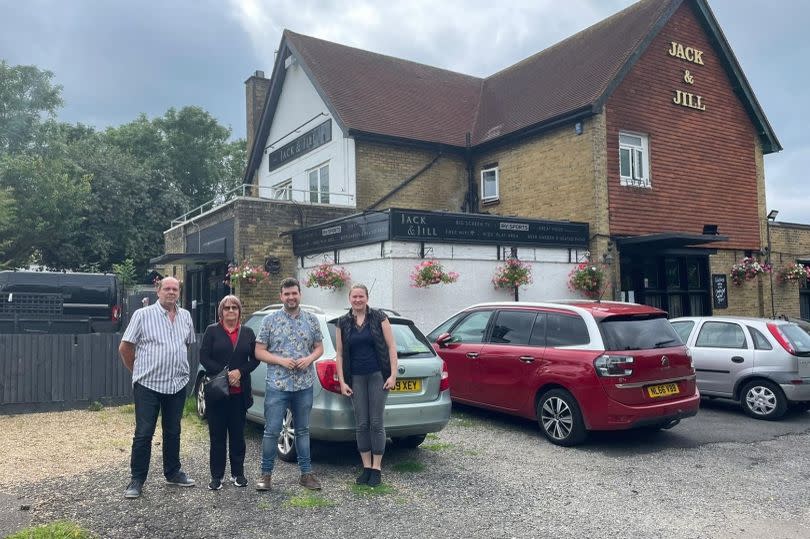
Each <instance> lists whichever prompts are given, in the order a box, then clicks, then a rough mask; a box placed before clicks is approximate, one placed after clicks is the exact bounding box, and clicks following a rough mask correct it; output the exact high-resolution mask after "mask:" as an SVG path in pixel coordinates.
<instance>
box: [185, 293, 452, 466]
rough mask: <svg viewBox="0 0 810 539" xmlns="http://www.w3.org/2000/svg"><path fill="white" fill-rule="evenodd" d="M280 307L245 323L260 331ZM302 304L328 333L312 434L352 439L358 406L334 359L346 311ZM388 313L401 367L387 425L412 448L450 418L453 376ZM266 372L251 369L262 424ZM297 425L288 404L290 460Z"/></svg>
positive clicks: (285, 451) (283, 442) (282, 448)
mask: <svg viewBox="0 0 810 539" xmlns="http://www.w3.org/2000/svg"><path fill="white" fill-rule="evenodd" d="M281 308H282V305H281V304H275V305H268V306H267V307H265V308H264V309H262V310H260V311H257V312H255V313H253V314H252V315H251V316H250V318H248V319H247V320H246V321H245V322H244V323H245V325H246V326H248V327H250V328H251V329H252V330H253V331H254V332H255V333H256V335H258V334H259V330H260V328H261V324H262V320H263V319H264V317H265V316H267V315H268V314H270V313H272V312H275V311H277V310H278V309H281ZM301 308H302V309H304V310H307V311H309V312H311V313H312V314H314V315H315V317H316V318H317V319H318V321H319V322H320V324H321V332H322V333H323V336H324V341H323V347H324V353H323V356H321V358H320V359H319V360H317V361H316V362H315V371H316V375H317V376H316V381H315V386H314V394H313V404H312V414H311V416H310V425H309V433H310V437H311V439H313V440H324V441H334V442H339V441H351V440H354V439H355V434H354V411H353V410H352V403H351V400H350V399H349V398H348V397H344V396H343V395H341V394H340V384H339V382H338V378H337V368H336V367H337V364H336V363H335V345H334V342H335V330H336V325H335V324H336V322H337V318H338V317H339V316H341V315H342V314H344V312H345V311H344V312H333V313H326V312H324V311H322V310H321V309H319V308H318V307H313V306H310V305H301ZM386 314H388V320H389V321H390V322H391V327H392V329H393V331H394V338H395V340H396V343H397V353H398V356H399V369H398V372H397V386H396V387H395V388H394V389H393V390H391V391H390V392H389V394H388V399H387V401H386V405H385V416H384V421H385V430H386V433H387V434H388V436H389V437H390V438H391V441H392V442H393V444H394V445H395V446H398V447H408V448H414V447H417V446H418V445H419V444H421V443H422V442H423V441H424V440H425V435H426V434H427V433H429V432H438V431H440V430H442V429H443V428H444V427H445V426H446V425H447V422H448V421H449V420H450V406H451V404H450V391H449V387H450V385H449V382H450V381H449V379H448V377H447V367H446V366H445V364H444V361H443V360H442V359H441V358H439V357H438V356H437V355H436V352H435V351H434V350H433V347H432V346H431V345H430V343H428V341H427V339H426V338H425V336H424V335H423V334H422V333H421V332H420V331H419V329H417V327H416V326H415V325H414V324H413V322H412V321H410V320H408V319H406V318H402V317H399V316H396V315H395V313H393V311H388V312H387V313H386ZM266 373H267V365H266V364H265V363H261V364H259V366H258V367H257V368H256V370H254V371H253V373H252V375H251V384H252V386H253V406H251V407H250V408H249V409H248V411H247V419H249V420H251V421H254V422H256V423H260V424H262V425H263V424H264V390H265V376H266ZM204 374H205V373H204V371H202V370H198V373H197V380H196V385H195V388H196V397H197V414H198V415H199V416H200V417H201V418H204V417H205V393H204V389H203V387H204V386H203V383H202V380H203V377H204ZM294 429H295V426H294V425H293V421H292V413H291V412H290V411H289V410H287V414H286V415H285V417H284V423H283V425H282V428H281V434H280V435H279V439H278V455H279V457H280V458H281V459H283V460H286V461H294V460H295V459H296V454H295V430H294Z"/></svg>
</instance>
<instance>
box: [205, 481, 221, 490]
mask: <svg viewBox="0 0 810 539" xmlns="http://www.w3.org/2000/svg"><path fill="white" fill-rule="evenodd" d="M221 488H222V480H221V479H212V480H211V482H210V483H208V490H220V489H221Z"/></svg>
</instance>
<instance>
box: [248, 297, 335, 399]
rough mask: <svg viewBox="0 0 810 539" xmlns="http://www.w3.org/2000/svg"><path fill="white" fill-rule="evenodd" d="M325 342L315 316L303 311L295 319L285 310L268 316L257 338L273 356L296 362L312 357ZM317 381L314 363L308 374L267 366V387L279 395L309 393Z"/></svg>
mask: <svg viewBox="0 0 810 539" xmlns="http://www.w3.org/2000/svg"><path fill="white" fill-rule="evenodd" d="M322 341H323V334H322V333H321V325H320V323H319V322H318V319H317V318H316V317H315V315H313V314H312V313H308V312H306V311H299V312H298V316H291V315H289V314H287V311H285V310H284V309H281V310H279V311H276V312H274V313H271V314H268V315H267V316H265V317H264V320H262V327H261V329H260V330H259V335H258V336H257V337H256V342H260V343H262V344H264V345H266V346H267V351H268V352H270V353H271V354H273V355H276V356H281V357H289V358H292V359H300V358H302V357H306V356H308V355H309V354H311V353H312V350H313V349H314V348H315V347H316V346H317V345H318V344H319V343H320V342H322ZM314 380H315V364H314V363H312V364H311V365H310V366H309V368H308V369H307V370H305V371H299V370H297V369H288V368H286V367H282V366H281V365H276V364H268V365H267V386H268V388H272V389H275V390H277V391H300V390H302V389H307V388H309V387H312V383H313V382H314Z"/></svg>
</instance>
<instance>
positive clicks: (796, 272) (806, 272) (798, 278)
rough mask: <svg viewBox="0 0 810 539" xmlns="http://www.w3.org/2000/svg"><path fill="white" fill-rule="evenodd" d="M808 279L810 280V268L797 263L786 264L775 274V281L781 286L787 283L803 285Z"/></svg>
mask: <svg viewBox="0 0 810 539" xmlns="http://www.w3.org/2000/svg"><path fill="white" fill-rule="evenodd" d="M808 278H810V267H808V266H805V265H804V264H799V263H798V262H792V263H790V264H788V265H787V266H785V267H784V268H782V269H780V270H779V272H778V273H777V274H776V279H777V281H779V282H780V283H782V284H785V283H788V282H800V283H804V282H807V279H808Z"/></svg>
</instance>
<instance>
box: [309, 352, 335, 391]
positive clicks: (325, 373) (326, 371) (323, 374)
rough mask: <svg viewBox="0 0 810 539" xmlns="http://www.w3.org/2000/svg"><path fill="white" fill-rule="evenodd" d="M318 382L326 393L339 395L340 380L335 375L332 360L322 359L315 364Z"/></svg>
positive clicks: (333, 361)
mask: <svg viewBox="0 0 810 539" xmlns="http://www.w3.org/2000/svg"><path fill="white" fill-rule="evenodd" d="M315 370H316V371H317V372H318V380H320V382H321V385H322V386H323V388H324V389H325V390H327V391H331V392H332V393H340V380H338V375H337V363H335V360H334V359H323V360H321V361H319V362H317V363H316V364H315Z"/></svg>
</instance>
